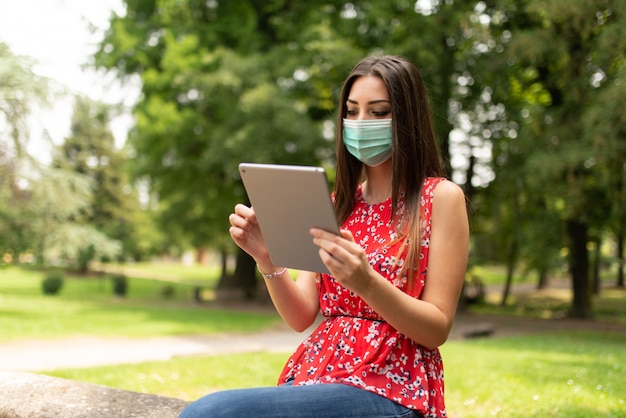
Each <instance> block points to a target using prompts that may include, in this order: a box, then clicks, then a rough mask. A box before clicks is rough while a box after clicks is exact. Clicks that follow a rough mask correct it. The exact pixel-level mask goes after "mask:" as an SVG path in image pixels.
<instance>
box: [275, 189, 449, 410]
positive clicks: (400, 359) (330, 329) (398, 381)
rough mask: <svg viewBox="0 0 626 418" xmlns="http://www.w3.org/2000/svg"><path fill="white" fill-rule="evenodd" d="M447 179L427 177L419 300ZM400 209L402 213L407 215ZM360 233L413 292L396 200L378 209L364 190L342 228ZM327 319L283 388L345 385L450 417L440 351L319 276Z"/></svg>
mask: <svg viewBox="0 0 626 418" xmlns="http://www.w3.org/2000/svg"><path fill="white" fill-rule="evenodd" d="M442 180H443V178H438V177H437V178H427V179H426V180H425V181H424V185H423V187H422V196H421V200H420V219H421V221H420V222H421V230H422V232H421V245H420V254H419V260H420V266H419V274H418V277H417V279H416V280H415V282H414V284H413V289H412V291H411V294H412V295H414V297H417V298H419V297H420V295H421V292H422V289H423V288H424V284H425V280H426V270H427V266H428V248H429V244H430V226H431V208H432V200H433V195H434V190H435V187H436V186H437V184H438V183H439V182H440V181H442ZM402 210H403V206H402V203H400V207H399V208H398V211H402ZM342 228H343V229H348V230H350V231H351V232H352V234H353V236H354V238H355V240H356V242H357V243H359V244H360V245H361V246H362V247H363V248H364V249H365V252H366V254H367V257H368V260H369V262H370V265H371V266H372V267H373V268H374V269H375V270H376V271H378V272H379V273H380V274H381V275H382V276H384V277H386V278H387V280H389V281H390V282H391V283H393V285H394V286H396V287H398V288H400V289H401V290H403V291H405V292H407V293H408V279H407V277H406V275H404V276H402V277H401V276H400V275H399V273H400V270H401V268H402V265H403V263H404V259H405V256H406V253H405V252H403V253H402V254H399V252H400V250H401V249H402V244H403V240H401V239H398V238H399V237H398V236H397V233H396V232H395V230H394V227H393V223H392V220H391V199H387V200H386V201H384V202H382V203H378V204H374V205H370V204H368V203H367V202H365V200H364V199H363V196H362V191H361V188H360V187H359V189H358V190H357V200H356V204H355V207H354V209H353V211H352V213H351V215H350V216H349V217H348V219H347V220H346V221H345V222H344V224H343V225H342ZM318 289H319V299H320V312H321V314H322V315H323V317H325V320H324V321H323V322H322V323H321V324H320V325H319V326H318V327H317V328H316V329H315V330H314V331H313V333H312V334H311V335H310V336H309V337H308V338H306V339H305V340H304V341H303V342H302V343H301V344H300V346H299V347H298V348H297V349H296V351H295V352H294V353H293V354H292V356H291V357H290V358H289V360H288V361H287V364H286V365H285V367H284V369H283V371H282V373H281V375H280V377H279V384H282V383H285V382H287V381H289V380H293V384H294V385H309V384H317V383H343V384H348V385H352V386H356V387H359V388H361V389H365V390H368V391H371V392H374V393H377V394H379V395H382V396H384V397H386V398H388V399H391V400H393V401H395V402H398V403H400V404H402V405H404V406H406V407H408V408H411V409H415V410H417V411H419V412H420V413H421V414H422V415H423V416H424V417H427V418H439V417H446V416H447V415H446V410H445V405H444V385H443V364H442V360H441V355H440V353H439V350H438V349H434V350H430V349H427V348H425V347H423V346H421V345H419V344H418V343H416V342H414V341H413V340H411V339H409V338H408V337H406V336H404V335H403V334H401V333H400V332H398V331H397V330H396V329H395V328H393V327H392V326H391V325H389V324H388V323H386V322H385V321H384V320H383V318H382V317H380V316H379V315H378V314H377V313H376V312H375V311H374V310H373V309H372V308H371V307H370V306H368V305H367V304H366V303H365V302H364V301H363V300H362V299H361V298H360V297H359V296H357V295H356V294H355V293H353V292H351V291H350V290H348V289H346V288H344V287H343V286H342V285H340V284H339V283H338V282H337V281H335V279H334V278H333V277H332V276H330V275H328V274H321V275H319V276H318Z"/></svg>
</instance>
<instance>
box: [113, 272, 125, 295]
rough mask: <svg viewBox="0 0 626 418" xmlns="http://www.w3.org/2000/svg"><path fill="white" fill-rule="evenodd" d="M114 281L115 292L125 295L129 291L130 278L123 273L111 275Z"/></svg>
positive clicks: (115, 293)
mask: <svg viewBox="0 0 626 418" xmlns="http://www.w3.org/2000/svg"><path fill="white" fill-rule="evenodd" d="M111 281H112V282H113V294H114V295H117V296H120V297H124V296H126V293H127V292H128V279H126V276H124V275H123V274H116V275H114V276H112V277H111Z"/></svg>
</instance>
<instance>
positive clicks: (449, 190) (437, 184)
mask: <svg viewBox="0 0 626 418" xmlns="http://www.w3.org/2000/svg"><path fill="white" fill-rule="evenodd" d="M426 181H427V183H428V184H431V185H432V189H433V199H435V200H437V201H444V202H449V203H454V202H463V203H464V202H465V192H464V191H463V189H462V188H461V186H459V185H458V184H456V183H454V182H453V181H450V180H448V179H446V178H443V177H429V178H428V179H426Z"/></svg>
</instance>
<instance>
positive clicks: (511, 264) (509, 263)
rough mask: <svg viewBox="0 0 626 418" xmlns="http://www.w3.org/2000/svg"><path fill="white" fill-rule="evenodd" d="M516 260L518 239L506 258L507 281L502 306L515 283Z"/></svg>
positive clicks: (514, 241) (513, 243)
mask: <svg viewBox="0 0 626 418" xmlns="http://www.w3.org/2000/svg"><path fill="white" fill-rule="evenodd" d="M515 260H517V240H516V239H514V240H513V242H512V243H511V247H510V248H509V255H508V257H507V260H506V283H505V285H504V291H503V292H502V301H501V302H500V306H506V302H507V299H508V298H509V295H510V294H511V287H512V285H513V273H514V272H515Z"/></svg>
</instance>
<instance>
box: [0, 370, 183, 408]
mask: <svg viewBox="0 0 626 418" xmlns="http://www.w3.org/2000/svg"><path fill="white" fill-rule="evenodd" d="M187 404H188V402H185V401H183V400H180V399H176V398H167V397H164V396H157V395H149V394H145V393H137V392H130V391H126V390H121V389H114V388H110V387H106V386H100V385H94V384H91V383H84V382H76V381H72V380H67V379H60V378H57V377H51V376H45V375H38V374H33V373H22V372H5V371H0V418H126V417H138V418H176V417H178V415H179V414H180V412H181V411H182V410H183V408H184V407H185V406H186V405H187Z"/></svg>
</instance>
